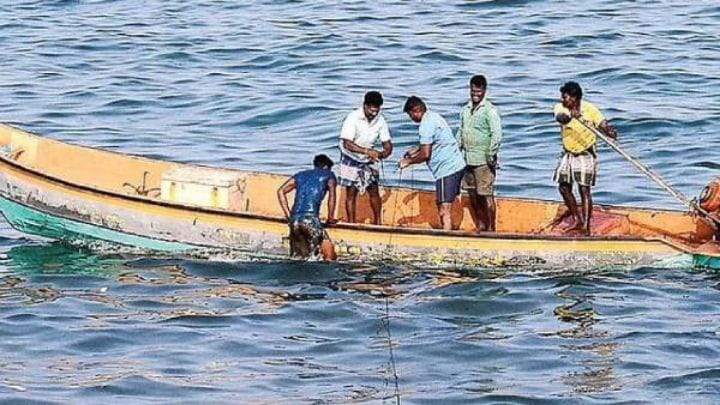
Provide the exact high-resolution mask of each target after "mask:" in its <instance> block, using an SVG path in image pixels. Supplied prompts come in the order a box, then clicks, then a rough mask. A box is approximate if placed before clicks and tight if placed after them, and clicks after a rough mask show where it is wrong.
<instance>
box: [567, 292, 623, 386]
mask: <svg viewBox="0 0 720 405" xmlns="http://www.w3.org/2000/svg"><path fill="white" fill-rule="evenodd" d="M556 296H557V297H559V298H561V299H562V300H564V301H566V302H569V303H568V304H565V305H560V306H557V307H556V308H555V310H554V311H553V313H554V314H555V316H557V317H558V319H559V320H560V321H562V322H565V323H569V324H571V325H572V327H571V328H570V329H565V330H561V331H558V332H557V335H558V336H560V337H563V338H566V339H570V340H571V341H572V342H573V343H564V344H561V346H560V347H562V348H564V349H566V350H568V351H569V352H570V354H569V356H568V357H569V358H570V359H573V360H574V362H575V367H574V368H575V370H574V371H569V372H568V374H567V375H566V376H565V377H564V378H563V382H564V383H565V384H567V385H568V386H570V387H572V389H573V390H574V391H575V392H578V393H582V394H587V393H600V392H606V391H613V390H614V391H619V390H621V388H622V386H621V384H620V381H618V380H617V379H616V378H615V370H614V366H615V364H617V363H618V362H620V361H621V359H619V358H618V357H617V355H616V352H617V350H618V346H619V345H618V344H617V343H613V342H612V341H611V336H609V335H610V334H609V333H608V332H606V331H603V330H599V328H601V327H602V317H601V315H600V314H599V313H598V311H597V310H596V309H595V306H594V305H593V300H594V293H593V292H592V291H587V287H586V286H585V285H583V284H582V283H578V284H577V285H572V284H570V285H567V286H565V287H563V289H562V290H560V291H558V292H557V293H556Z"/></svg>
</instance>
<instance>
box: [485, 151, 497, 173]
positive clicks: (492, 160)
mask: <svg viewBox="0 0 720 405" xmlns="http://www.w3.org/2000/svg"><path fill="white" fill-rule="evenodd" d="M487 165H488V167H489V168H490V169H492V170H493V171H495V170H497V168H498V167H499V165H498V157H497V154H494V155H492V156H488V158H487Z"/></svg>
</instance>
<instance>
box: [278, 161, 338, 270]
mask: <svg viewBox="0 0 720 405" xmlns="http://www.w3.org/2000/svg"><path fill="white" fill-rule="evenodd" d="M313 166H314V168H313V169H310V170H304V171H301V172H299V173H297V174H295V175H294V176H292V177H291V178H289V179H288V180H287V181H286V182H285V183H284V184H283V185H282V186H280V188H279V189H278V191H277V197H278V201H279V202H280V206H281V207H282V210H283V213H284V214H285V219H287V221H288V225H289V226H290V235H289V238H290V256H297V257H301V258H319V257H320V250H321V248H322V253H323V255H322V256H323V258H324V259H325V260H334V259H335V258H334V250H333V249H332V245H331V244H330V245H329V246H328V244H329V243H331V242H330V240H329V237H328V236H327V233H326V232H325V229H324V227H323V224H322V223H321V222H320V205H321V204H322V201H323V199H325V194H328V202H327V210H328V211H327V212H328V214H327V215H328V219H327V223H328V224H334V223H336V222H337V221H336V220H335V187H336V185H337V182H336V180H335V174H333V172H332V171H331V170H330V169H331V168H332V166H333V161H332V160H330V158H329V157H327V156H326V155H322V154H320V155H317V156H315V159H313ZM293 190H295V201H294V202H293V207H292V211H290V208H289V206H288V200H287V194H288V193H289V192H291V191H293Z"/></svg>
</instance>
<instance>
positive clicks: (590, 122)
mask: <svg viewBox="0 0 720 405" xmlns="http://www.w3.org/2000/svg"><path fill="white" fill-rule="evenodd" d="M582 96H583V92H582V88H580V85H579V84H578V83H576V82H573V81H570V82H567V83H565V84H563V86H562V87H560V99H561V101H562V102H561V103H558V104H557V105H556V106H555V120H556V121H557V122H558V123H560V132H561V135H562V144H563V153H562V156H561V157H560V160H559V162H558V166H557V168H556V169H555V174H554V176H553V180H554V181H556V182H557V183H558V184H559V186H558V188H559V191H560V195H561V196H562V198H563V201H564V202H565V205H566V206H567V208H568V211H569V213H570V217H571V221H572V222H571V224H570V226H569V227H567V228H566V229H565V230H566V231H574V230H579V231H582V232H583V233H584V234H585V235H590V219H591V217H592V196H591V195H590V188H591V187H592V186H594V185H595V177H596V175H597V146H596V143H597V139H596V135H595V132H594V130H600V131H602V132H603V133H604V134H605V135H607V136H609V137H610V138H612V139H617V137H618V133H617V130H616V129H615V128H614V127H613V126H612V125H610V124H609V123H608V122H607V120H606V119H605V118H604V117H603V115H602V113H601V112H600V110H599V109H598V108H597V107H595V105H593V104H591V103H590V102H588V101H585V100H583V99H582ZM573 182H575V183H577V184H578V189H579V191H580V198H581V202H582V215H581V214H580V213H579V212H578V207H577V200H576V199H575V196H574V195H573V190H572V184H573Z"/></svg>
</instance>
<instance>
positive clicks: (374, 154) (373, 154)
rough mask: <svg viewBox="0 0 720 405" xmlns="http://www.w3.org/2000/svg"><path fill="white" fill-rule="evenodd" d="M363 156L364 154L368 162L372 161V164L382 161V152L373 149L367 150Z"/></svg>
mask: <svg viewBox="0 0 720 405" xmlns="http://www.w3.org/2000/svg"><path fill="white" fill-rule="evenodd" d="M365 154H366V155H367V157H369V158H370V160H372V161H373V162H377V161H378V160H380V159H382V152H380V151H377V150H375V149H370V148H368V149H367V150H366V151H365Z"/></svg>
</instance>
